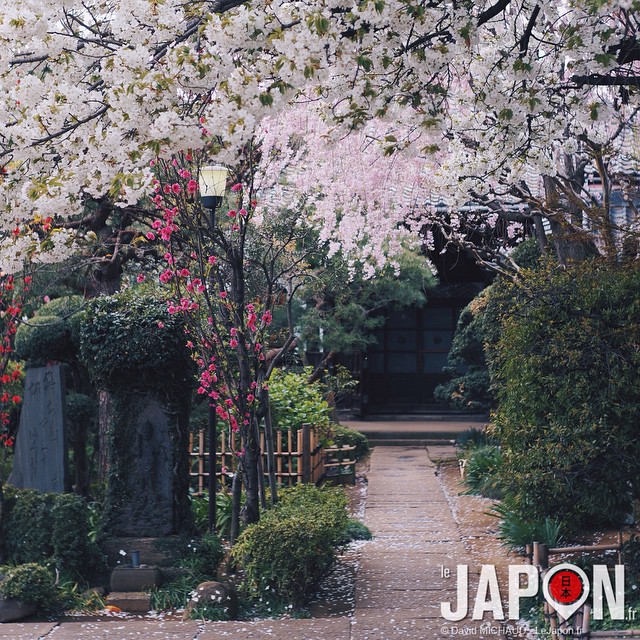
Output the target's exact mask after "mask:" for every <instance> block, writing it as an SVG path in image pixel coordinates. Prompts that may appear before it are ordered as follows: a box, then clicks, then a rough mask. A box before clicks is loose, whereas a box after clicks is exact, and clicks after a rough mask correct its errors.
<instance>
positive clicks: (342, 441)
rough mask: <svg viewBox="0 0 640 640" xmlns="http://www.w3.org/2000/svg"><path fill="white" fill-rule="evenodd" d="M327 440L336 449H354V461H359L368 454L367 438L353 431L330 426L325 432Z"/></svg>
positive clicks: (337, 425)
mask: <svg viewBox="0 0 640 640" xmlns="http://www.w3.org/2000/svg"><path fill="white" fill-rule="evenodd" d="M327 439H328V441H329V443H333V444H335V445H336V446H338V447H355V450H354V455H355V457H356V460H360V458H362V457H363V456H365V455H367V453H369V440H367V436H365V435H364V434H362V433H360V432H359V431H356V430H355V429H349V428H348V427H342V426H340V425H339V424H332V425H331V426H330V427H329V431H328V432H327Z"/></svg>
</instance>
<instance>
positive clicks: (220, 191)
mask: <svg viewBox="0 0 640 640" xmlns="http://www.w3.org/2000/svg"><path fill="white" fill-rule="evenodd" d="M227 173H228V169H227V167H225V166H222V165H215V166H207V167H202V168H201V169H200V172H199V174H198V186H199V187H200V202H201V203H202V206H203V207H204V208H205V209H208V210H209V214H210V216H211V218H210V222H211V232H212V233H213V231H214V230H215V228H216V209H217V208H218V206H219V205H220V203H221V202H222V196H223V195H224V190H225V187H226V184H227ZM211 284H213V281H212V282H211ZM212 295H213V294H212ZM216 418H217V416H216V411H215V408H214V407H213V406H212V404H211V399H210V400H209V513H208V515H209V521H208V524H209V531H214V530H215V527H216V449H217V443H218V433H217V420H216Z"/></svg>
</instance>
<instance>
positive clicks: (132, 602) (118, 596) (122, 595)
mask: <svg viewBox="0 0 640 640" xmlns="http://www.w3.org/2000/svg"><path fill="white" fill-rule="evenodd" d="M107 605H112V606H114V607H118V609H122V611H127V612H128V613H146V612H147V611H149V610H150V609H151V594H149V593H143V592H141V591H112V592H111V593H110V594H109V595H108V596H107Z"/></svg>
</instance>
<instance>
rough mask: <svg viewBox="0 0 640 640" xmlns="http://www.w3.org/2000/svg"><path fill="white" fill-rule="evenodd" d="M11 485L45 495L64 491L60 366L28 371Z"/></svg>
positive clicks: (61, 376)
mask: <svg viewBox="0 0 640 640" xmlns="http://www.w3.org/2000/svg"><path fill="white" fill-rule="evenodd" d="M8 483H9V484H11V485H13V486H14V487H20V488H23V489H37V490H38V491H43V492H56V493H62V492H63V491H64V490H65V485H66V483H67V447H66V439H65V424H64V379H63V375H62V368H61V366H60V365H59V364H53V365H49V366H46V367H36V368H32V369H27V374H26V379H25V387H24V400H23V403H22V411H21V413H20V425H19V427H18V435H17V438H16V447H15V457H14V463H13V471H12V472H11V475H10V476H9V480H8Z"/></svg>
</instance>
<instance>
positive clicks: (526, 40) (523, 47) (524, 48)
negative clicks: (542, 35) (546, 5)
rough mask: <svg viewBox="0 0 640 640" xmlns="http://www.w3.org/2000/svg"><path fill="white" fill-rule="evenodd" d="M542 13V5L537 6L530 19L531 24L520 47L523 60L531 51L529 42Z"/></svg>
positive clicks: (523, 36)
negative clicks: (529, 50)
mask: <svg viewBox="0 0 640 640" xmlns="http://www.w3.org/2000/svg"><path fill="white" fill-rule="evenodd" d="M539 13H540V5H539V4H537V5H536V6H535V7H534V9H533V11H532V12H531V16H530V18H529V22H528V23H527V28H526V29H525V31H524V33H523V34H522V37H521V38H520V42H519V43H518V46H519V48H520V57H521V58H522V57H523V56H524V55H525V54H526V53H527V51H528V49H529V41H530V40H531V34H532V33H533V27H535V25H536V20H537V19H538V14H539Z"/></svg>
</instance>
